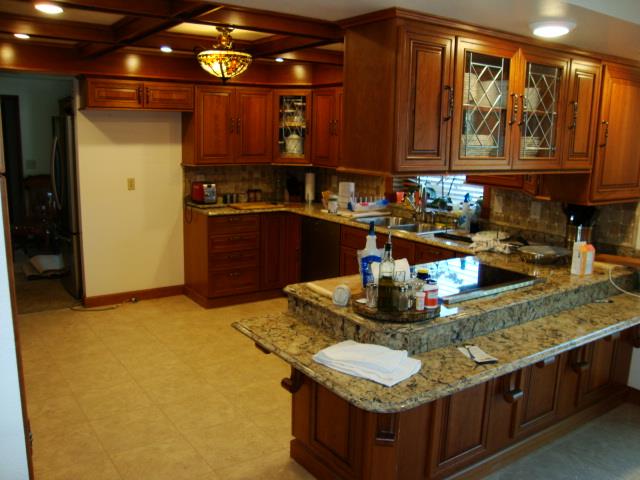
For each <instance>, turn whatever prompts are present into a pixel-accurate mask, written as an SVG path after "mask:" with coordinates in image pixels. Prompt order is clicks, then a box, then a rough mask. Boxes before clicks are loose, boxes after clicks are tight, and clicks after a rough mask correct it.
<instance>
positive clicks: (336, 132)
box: [333, 120, 338, 136]
mask: <svg viewBox="0 0 640 480" xmlns="http://www.w3.org/2000/svg"><path fill="white" fill-rule="evenodd" d="M333 134H334V135H336V136H337V135H338V120H334V121H333Z"/></svg>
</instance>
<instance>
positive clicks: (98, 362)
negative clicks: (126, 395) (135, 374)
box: [58, 352, 133, 394]
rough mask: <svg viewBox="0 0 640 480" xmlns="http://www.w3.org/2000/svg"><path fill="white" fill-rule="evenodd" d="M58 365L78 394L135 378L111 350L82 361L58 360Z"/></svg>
mask: <svg viewBox="0 0 640 480" xmlns="http://www.w3.org/2000/svg"><path fill="white" fill-rule="evenodd" d="M58 367H59V368H60V371H61V372H62V375H63V376H64V377H65V378H66V380H67V381H68V382H69V385H70V386H71V389H72V390H73V391H74V392H75V393H76V394H80V393H82V392H85V391H87V390H94V389H100V388H107V387H109V386H110V385H114V384H118V383H125V382H128V381H131V380H133V378H132V377H131V375H130V374H129V371H128V370H127V369H126V368H125V366H124V365H123V364H122V363H120V362H119V361H118V360H117V359H116V357H115V356H113V354H111V353H110V352H109V353H108V355H98V356H94V357H87V358H86V359H85V361H84V362H82V363H74V362H73V361H65V362H58Z"/></svg>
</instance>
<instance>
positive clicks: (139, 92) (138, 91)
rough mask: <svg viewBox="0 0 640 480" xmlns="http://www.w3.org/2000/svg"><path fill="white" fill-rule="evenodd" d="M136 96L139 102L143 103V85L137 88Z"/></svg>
mask: <svg viewBox="0 0 640 480" xmlns="http://www.w3.org/2000/svg"><path fill="white" fill-rule="evenodd" d="M136 98H137V100H138V103H139V104H142V87H138V88H137V89H136Z"/></svg>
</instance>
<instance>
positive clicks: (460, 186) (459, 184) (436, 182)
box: [393, 175, 484, 205]
mask: <svg viewBox="0 0 640 480" xmlns="http://www.w3.org/2000/svg"><path fill="white" fill-rule="evenodd" d="M465 180H466V176H465V175H420V176H417V177H394V178H393V190H394V191H395V192H399V191H408V190H415V189H416V188H417V185H426V186H427V187H430V188H433V189H434V190H435V191H436V196H437V197H442V196H444V197H446V196H449V197H451V202H452V204H453V205H458V204H459V203H462V202H463V201H464V196H465V194H467V193H468V194H469V195H471V202H475V201H477V200H478V199H479V198H480V197H482V195H483V193H484V188H483V187H482V186H480V185H471V184H470V183H465ZM449 188H451V192H450V193H449V194H448V195H447V192H449Z"/></svg>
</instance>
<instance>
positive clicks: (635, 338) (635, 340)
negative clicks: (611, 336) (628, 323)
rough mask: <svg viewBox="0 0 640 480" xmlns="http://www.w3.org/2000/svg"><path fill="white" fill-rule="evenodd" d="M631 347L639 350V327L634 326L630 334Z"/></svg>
mask: <svg viewBox="0 0 640 480" xmlns="http://www.w3.org/2000/svg"><path fill="white" fill-rule="evenodd" d="M631 345H633V346H634V348H640V326H638V325H636V326H635V327H634V329H633V333H632V334H631Z"/></svg>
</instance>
